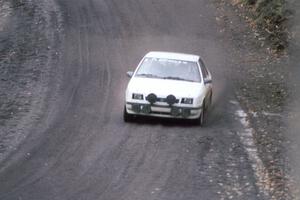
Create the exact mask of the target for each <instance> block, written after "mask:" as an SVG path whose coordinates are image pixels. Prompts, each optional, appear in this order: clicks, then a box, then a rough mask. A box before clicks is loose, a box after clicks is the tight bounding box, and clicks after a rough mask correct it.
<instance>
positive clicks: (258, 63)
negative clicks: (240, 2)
mask: <svg viewBox="0 0 300 200" xmlns="http://www.w3.org/2000/svg"><path fill="white" fill-rule="evenodd" d="M233 2H234V1H231V0H225V1H222V4H223V5H224V6H226V7H228V8H229V9H230V10H231V11H232V12H230V11H229V12H226V11H225V12H224V11H223V14H221V16H222V15H223V16H222V17H220V18H219V19H217V20H218V21H220V24H223V26H224V32H225V33H226V32H228V34H231V40H232V41H234V44H236V49H237V51H235V52H233V51H232V52H231V53H232V54H233V55H236V56H235V57H237V58H239V59H238V60H236V61H233V63H237V64H236V69H235V70H237V71H238V72H239V73H238V74H239V77H237V79H236V80H233V81H234V83H235V84H234V85H235V91H236V97H237V99H238V100H239V102H240V103H241V105H242V108H243V109H244V110H245V111H246V112H247V113H248V119H247V120H248V121H249V122H250V124H251V127H252V128H253V135H254V142H255V145H256V146H257V149H258V156H259V157H260V158H261V160H262V162H263V166H264V168H265V172H264V174H265V175H264V176H265V177H267V178H265V179H264V180H262V181H261V182H262V187H263V188H264V190H265V191H268V193H269V195H270V198H271V199H286V200H288V199H293V195H292V194H291V191H290V190H291V188H290V185H289V180H290V179H291V177H290V173H289V164H288V162H289V160H288V158H287V155H288V152H287V151H288V150H287V148H286V143H285V142H286V141H287V136H286V129H287V124H286V123H285V115H286V108H287V105H288V100H289V97H290V91H289V84H288V81H287V80H288V79H289V72H288V70H287V68H286V67H283V66H287V63H288V60H289V56H288V55H286V54H285V53H281V54H277V53H276V52H275V51H273V50H272V47H271V44H270V43H268V42H267V41H266V38H263V36H262V35H260V34H259V33H258V32H257V29H255V28H254V29H253V27H252V24H251V23H249V21H248V20H247V17H246V16H245V13H244V12H245V10H244V8H240V7H237V6H236V4H235V3H233ZM236 2H237V1H236ZM224 6H223V7H224ZM231 13H232V14H231ZM231 15H238V16H240V19H239V20H240V21H234V20H233V19H234V17H232V16H231ZM241 22H242V23H244V24H245V27H241V26H238V24H240V23H241ZM226 30H230V31H226Z"/></svg>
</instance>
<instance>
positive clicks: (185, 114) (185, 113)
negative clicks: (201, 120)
mask: <svg viewBox="0 0 300 200" xmlns="http://www.w3.org/2000/svg"><path fill="white" fill-rule="evenodd" d="M190 115H191V110H190V109H188V108H185V109H182V117H184V118H187V117H189V116H190Z"/></svg>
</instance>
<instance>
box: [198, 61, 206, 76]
mask: <svg viewBox="0 0 300 200" xmlns="http://www.w3.org/2000/svg"><path fill="white" fill-rule="evenodd" d="M199 64H200V68H201V72H202V74H203V78H204V79H206V78H207V77H208V71H207V69H206V67H205V64H204V62H203V60H201V59H199Z"/></svg>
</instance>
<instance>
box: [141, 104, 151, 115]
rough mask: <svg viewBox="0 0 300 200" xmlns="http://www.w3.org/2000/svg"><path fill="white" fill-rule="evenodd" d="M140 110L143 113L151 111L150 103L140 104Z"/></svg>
mask: <svg viewBox="0 0 300 200" xmlns="http://www.w3.org/2000/svg"><path fill="white" fill-rule="evenodd" d="M140 109H141V112H142V113H144V114H148V113H150V112H151V107H150V105H141V106H140Z"/></svg>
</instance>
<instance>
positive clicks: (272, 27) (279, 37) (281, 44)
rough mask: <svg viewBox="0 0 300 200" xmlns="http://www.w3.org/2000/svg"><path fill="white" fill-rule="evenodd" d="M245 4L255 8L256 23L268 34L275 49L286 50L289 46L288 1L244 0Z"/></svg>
mask: <svg viewBox="0 0 300 200" xmlns="http://www.w3.org/2000/svg"><path fill="white" fill-rule="evenodd" d="M243 2H245V3H246V4H248V5H251V6H252V7H253V8H254V12H255V13H254V20H255V23H256V25H257V26H258V27H259V28H261V29H262V30H264V31H265V32H266V33H267V34H268V36H269V39H270V41H271V42H272V44H273V47H274V48H275V49H277V50H282V49H284V48H285V47H286V46H287V34H286V30H285V29H286V26H285V21H286V19H287V9H286V0H243Z"/></svg>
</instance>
